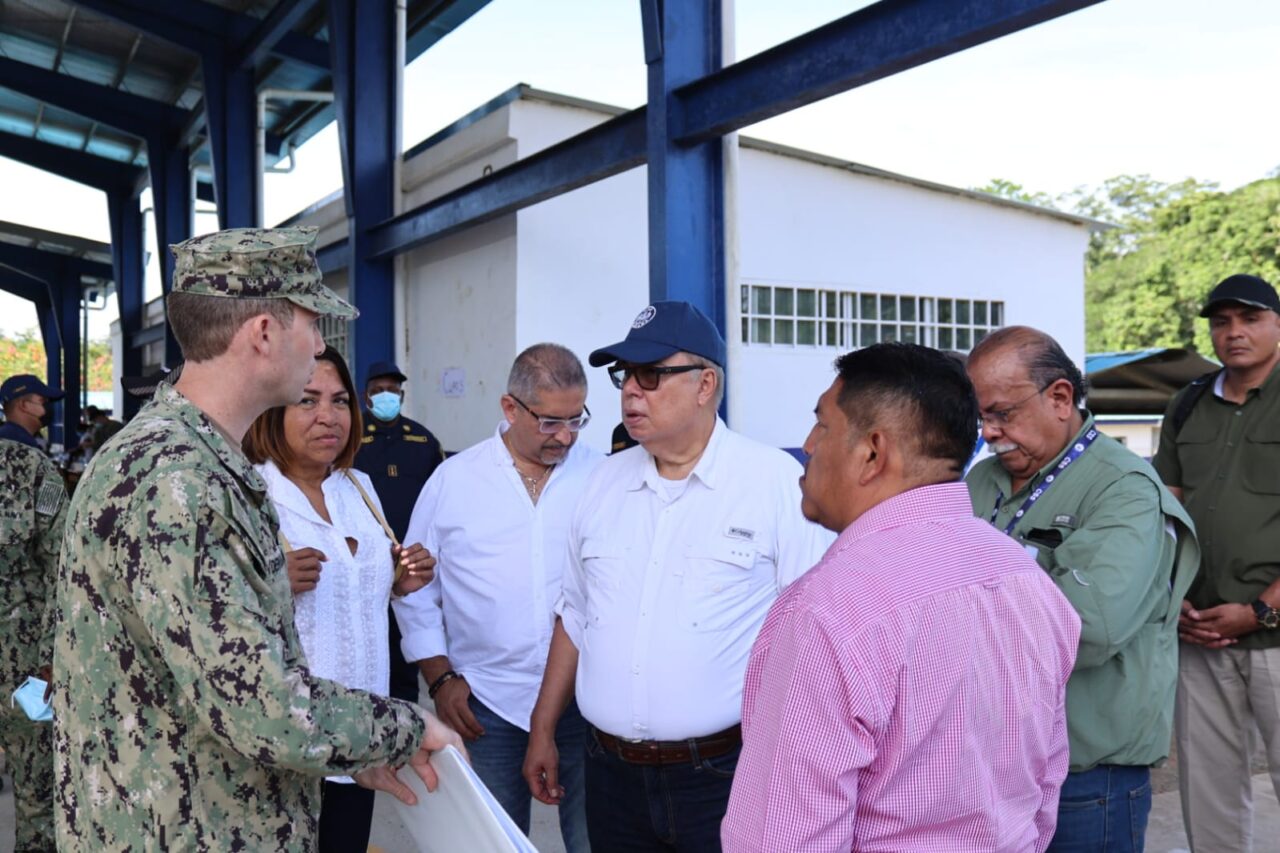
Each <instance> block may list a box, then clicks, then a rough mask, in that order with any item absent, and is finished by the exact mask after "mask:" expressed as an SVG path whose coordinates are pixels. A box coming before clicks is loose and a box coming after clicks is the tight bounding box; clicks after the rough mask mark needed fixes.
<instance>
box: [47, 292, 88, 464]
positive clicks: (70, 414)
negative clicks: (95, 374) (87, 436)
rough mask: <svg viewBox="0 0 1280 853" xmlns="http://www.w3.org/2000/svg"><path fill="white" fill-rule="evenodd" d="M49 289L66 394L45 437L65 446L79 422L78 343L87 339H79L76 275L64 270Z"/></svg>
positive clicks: (79, 295)
mask: <svg viewBox="0 0 1280 853" xmlns="http://www.w3.org/2000/svg"><path fill="white" fill-rule="evenodd" d="M51 290H52V292H53V296H54V298H55V300H56V302H57V305H58V327H59V329H60V330H61V332H62V390H63V391H65V392H66V394H67V395H66V396H65V397H63V398H62V401H61V403H59V404H58V406H57V407H56V408H55V416H54V423H53V425H52V426H51V427H50V436H49V441H50V443H53V444H61V445H62V446H63V447H66V446H67V445H69V444H71V443H73V442H74V441H75V436H76V430H77V428H78V427H79V425H80V386H81V382H82V380H83V377H81V375H80V347H81V346H88V342H84V341H81V340H80V311H81V310H82V309H81V300H82V297H83V293H82V290H81V287H80V276H79V275H76V274H75V273H73V272H70V271H69V270H64V272H63V274H62V275H61V276H60V277H59V280H58V282H57V284H55V285H54V286H53V287H52V288H51Z"/></svg>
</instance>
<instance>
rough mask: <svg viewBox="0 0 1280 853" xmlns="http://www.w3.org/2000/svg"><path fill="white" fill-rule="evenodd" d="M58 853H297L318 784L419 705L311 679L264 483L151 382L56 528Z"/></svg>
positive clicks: (305, 845)
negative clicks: (59, 547)
mask: <svg viewBox="0 0 1280 853" xmlns="http://www.w3.org/2000/svg"><path fill="white" fill-rule="evenodd" d="M67 517H68V526H67V531H68V533H67V536H66V539H65V542H64V544H63V551H62V565H61V570H60V575H59V598H58V610H59V621H58V631H57V639H56V643H55V654H54V766H55V771H56V781H57V785H56V791H57V809H56V820H57V839H58V849H59V850H63V851H81V850H83V851H90V850H91V851H93V853H99V851H101V850H134V851H137V850H165V851H173V850H245V851H309V850H313V849H314V848H315V843H316V838H315V836H316V825H317V816H318V813H319V810H320V780H321V778H322V777H323V776H326V775H349V774H351V773H353V772H356V771H359V770H362V769H364V768H367V767H373V766H377V765H382V764H388V763H400V762H403V761H405V760H407V759H408V758H409V756H411V755H412V754H413V753H414V751H415V750H416V749H417V746H418V744H419V743H421V742H422V739H423V736H424V733H425V716H424V715H425V712H424V711H422V710H421V709H420V708H418V707H417V706H416V705H411V704H410V703H407V702H401V701H398V700H395V699H387V698H383V697H378V696H373V695H371V694H368V693H364V692H361V691H357V690H350V689H348V688H345V687H342V686H340V685H338V684H335V683H333V682H330V681H325V680H323V679H319V678H316V677H314V676H312V675H311V673H310V672H309V671H308V670H307V665H306V660H305V659H304V656H303V652H302V646H301V644H300V643H299V641H298V636H297V632H296V630H295V629H294V624H293V600H292V596H291V594H290V592H289V581H288V577H287V575H286V573H285V571H284V555H283V553H282V552H281V550H280V547H279V545H278V543H277V541H276V531H277V529H278V527H279V523H278V519H277V517H276V514H275V509H274V508H273V506H272V504H271V501H270V500H269V499H268V498H267V493H266V484H265V482H264V481H263V480H262V478H261V477H260V476H259V475H258V474H257V472H255V471H254V470H253V468H252V466H251V465H250V464H249V462H248V460H247V459H246V458H245V457H244V455H243V454H242V453H241V452H240V449H239V448H238V447H235V446H232V445H231V444H229V443H228V442H227V440H226V438H225V437H224V436H223V435H222V433H220V432H219V431H218V430H217V429H216V428H215V427H214V425H213V424H212V423H211V422H210V421H209V420H208V419H207V418H206V417H205V416H204V415H203V414H202V413H201V412H200V410H199V409H197V408H196V407H195V406H194V405H192V404H191V403H190V402H189V401H188V400H187V399H186V398H185V397H183V396H182V395H181V394H179V393H178V392H177V391H176V390H175V389H174V388H173V386H171V385H169V384H167V383H162V384H161V385H160V387H159V388H158V389H157V390H156V394H155V399H154V400H153V401H152V403H151V404H150V405H148V406H147V407H146V408H145V409H143V410H142V412H140V413H139V414H138V416H137V417H135V418H134V419H133V421H132V422H130V423H129V424H128V425H127V426H126V427H125V428H124V430H123V431H122V432H121V433H120V434H119V435H118V436H117V437H116V439H115V440H113V441H112V442H110V443H109V444H108V445H107V447H106V448H104V449H103V451H102V452H101V453H99V454H98V455H97V456H95V457H94V459H93V461H92V462H91V463H90V465H89V467H88V469H87V470H86V471H85V474H84V476H83V478H82V479H81V481H80V485H79V487H78V488H77V489H76V494H75V496H74V498H73V499H72V501H71V504H70V507H69V509H68V511H67Z"/></svg>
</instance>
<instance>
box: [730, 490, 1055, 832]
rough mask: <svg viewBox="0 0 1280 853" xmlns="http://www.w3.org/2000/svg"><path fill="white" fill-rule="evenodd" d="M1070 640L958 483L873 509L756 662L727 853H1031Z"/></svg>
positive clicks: (1047, 803) (1043, 583) (773, 622)
mask: <svg viewBox="0 0 1280 853" xmlns="http://www.w3.org/2000/svg"><path fill="white" fill-rule="evenodd" d="M1079 636H1080V620H1079V619H1078V618H1077V616H1076V614H1075V612H1074V611H1073V610H1072V609H1071V605H1070V604H1068V603H1067V600H1066V599H1065V598H1064V597H1063V596H1062V594H1061V593H1059V592H1058V590H1057V589H1056V588H1055V587H1054V585H1053V583H1052V582H1051V581H1050V580H1049V578H1048V576H1046V575H1045V573H1044V572H1043V571H1042V570H1041V569H1040V567H1039V566H1037V565H1036V563H1035V561H1034V560H1033V559H1031V557H1029V556H1028V555H1027V554H1026V553H1024V552H1023V550H1022V548H1021V547H1020V546H1018V545H1017V544H1016V543H1015V542H1014V541H1013V540H1012V539H1010V538H1009V537H1007V536H1004V535H1003V534H1001V533H1000V532H999V531H998V530H996V529H995V528H993V527H992V526H991V525H990V524H988V523H987V522H986V521H982V520H979V519H976V518H974V517H973V514H972V508H971V506H970V503H969V494H968V492H967V490H966V488H965V486H964V484H962V483H948V484H944V485H938V486H928V487H924V488H919V489H913V490H911V491H908V492H905V493H903V494H901V495H898V496H896V497H894V498H892V499H890V500H887V501H884V502H883V503H881V504H879V505H877V506H876V507H874V508H872V509H871V510H870V511H869V512H867V513H865V514H864V515H863V516H862V517H861V518H859V519H858V520H857V521H855V522H854V523H853V524H851V525H850V526H849V528H848V529H847V530H845V531H844V533H842V534H841V535H840V537H839V538H838V539H837V540H836V541H835V543H834V544H833V545H832V546H831V548H830V549H829V550H828V551H827V553H826V555H825V556H824V557H823V558H822V560H821V561H820V562H819V563H818V565H817V566H815V567H814V568H813V569H811V570H810V571H809V572H808V573H807V574H805V575H804V576H803V577H801V578H800V579H799V580H798V581H796V582H795V583H794V584H792V585H791V586H790V587H789V588H788V589H787V591H786V592H784V593H783V594H782V596H781V597H780V598H779V599H778V600H777V602H776V603H775V604H774V605H773V608H772V609H771V610H770V611H769V615H768V617H767V618H766V620H765V623H764V626H763V627H762V628H761V630H760V636H759V638H758V639H757V640H756V643H755V646H754V647H753V648H752V650H751V658H750V662H749V663H748V666H747V676H746V686H745V691H744V696H743V703H742V725H743V734H744V738H745V746H744V747H743V751H742V758H741V759H740V761H739V763H738V769H737V773H736V775H735V778H734V781H733V794H732V796H731V797H730V799H729V812H728V814H727V815H726V816H725V819H724V823H723V825H722V828H721V835H722V840H723V842H724V849H725V851H727V853H735V851H745V850H759V851H769V852H770V853H777V852H778V851H788V853H799V851H805V853H808V851H819V850H831V851H836V850H839V851H848V850H860V851H928V853H943V851H959V850H966V851H983V853H989V851H1025V850H1035V851H1043V850H1044V849H1045V848H1046V847H1047V846H1048V844H1049V840H1050V839H1051V838H1052V837H1053V830H1054V825H1055V823H1056V821H1057V809H1058V789H1059V787H1060V786H1061V784H1062V780H1063V778H1065V776H1066V774H1067V730H1066V716H1065V709H1064V705H1063V702H1064V697H1065V695H1066V684H1067V677H1068V676H1069V675H1070V674H1071V668H1072V665H1073V664H1074V663H1075V656H1076V643H1077V641H1078V639H1079Z"/></svg>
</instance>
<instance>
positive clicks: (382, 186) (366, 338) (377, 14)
mask: <svg viewBox="0 0 1280 853" xmlns="http://www.w3.org/2000/svg"><path fill="white" fill-rule="evenodd" d="M357 6H358V7H359V13H358V14H357V11H356V10H357ZM395 7H396V4H395V2H394V0H360V2H359V3H356V2H355V0H328V9H329V49H330V52H331V53H332V56H333V90H334V100H335V106H336V112H337V118H338V139H339V144H340V147H341V152H342V179H343V186H344V188H345V199H346V205H347V227H348V238H347V242H348V245H349V247H350V263H349V264H348V266H347V276H348V286H349V288H350V289H349V291H348V294H347V297H348V299H349V300H350V301H351V302H353V303H354V304H355V305H356V307H358V308H359V309H360V318H359V319H358V320H356V321H355V323H354V324H353V328H352V334H351V345H352V355H353V361H354V364H353V368H354V373H355V375H356V376H357V377H362V376H364V375H365V372H366V370H367V369H368V367H369V365H370V364H372V363H373V362H375V361H383V360H393V359H394V358H395V291H394V288H395V266H394V259H393V258H392V257H386V258H383V259H373V258H371V257H370V253H371V241H370V238H369V235H368V229H369V228H370V227H372V226H374V225H377V224H378V223H380V222H382V221H384V220H386V219H389V218H391V216H392V215H393V214H394V212H395V194H396V193H397V192H398V191H399V188H398V187H397V186H396V184H395V175H396V170H395V165H396V160H397V158H398V157H399V156H400V92H399V83H400V69H399V68H397V67H396V61H395V59H396V57H397V56H399V46H398V45H397V44H396V35H397V33H396V11H395Z"/></svg>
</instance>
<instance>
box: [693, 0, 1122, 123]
mask: <svg viewBox="0 0 1280 853" xmlns="http://www.w3.org/2000/svg"><path fill="white" fill-rule="evenodd" d="M1099 2H1101V0H998V2H996V0H881V2H879V3H875V4H873V5H871V6H867V7H866V8H863V9H860V10H858V11H857V12H854V13H853V14H851V15H847V16H845V17H843V18H841V19H839V20H837V21H833V22H832V23H830V24H827V25H826V26H824V27H819V28H818V29H816V30H813V31H811V32H808V33H805V34H804V35H802V36H799V37H797V38H794V39H791V40H790V41H787V42H784V43H782V44H780V45H778V46H776V47H773V48H770V49H769V50H766V51H764V52H763V53H759V54H756V55H755V56H752V57H750V58H748V59H744V60H743V61H742V62H737V63H734V64H733V65H730V66H728V67H727V68H725V69H723V70H722V71H719V72H717V73H714V74H709V75H706V76H704V77H702V78H701V79H699V80H696V81H693V82H691V83H689V84H688V85H686V86H684V87H682V88H680V89H678V90H677V91H676V92H675V103H674V104H673V109H672V112H671V124H672V135H673V137H674V138H675V139H676V140H677V141H678V142H680V143H682V144H685V145H693V144H697V143H699V142H704V141H706V140H708V139H712V138H715V137H719V136H723V135H724V134H726V133H731V132H733V131H735V130H738V129H740V128H743V127H747V126H748V125H752V124H755V123H757V122H761V121H764V120H765V119H768V118H772V117H773V116H776V115H780V114H781V113H784V112H787V111H788V110H794V109H796V108H797V107H802V106H804V105H805V104H811V103H813V102H814V101H819V100H822V99H823V98H826V97H830V96H831V95H835V94H838V93H840V92H844V91H847V90H849V89H853V88H856V87H858V86H862V85H865V84H867V83H871V82H874V81H876V80H880V79H882V78H884V77H888V76H890V75H892V74H897V73H898V72H900V71H905V70H907V69H909V68H914V67H916V66H919V65H924V64H925V63H927V62H932V61H933V60H935V59H940V58H942V57H944V56H949V55H951V54H953V53H959V52H960V51H962V50H965V49H967V48H970V47H973V46H975V45H979V44H982V43H983V42H987V41H991V40H992V39H996V38H999V37H1000V36H1004V35H1008V34H1009V33H1012V32H1016V31H1018V30H1021V29H1024V28H1026V27H1030V26H1033V25H1035V24H1039V23H1042V22H1044V21H1047V20H1050V19H1052V18H1056V17H1059V16H1060V15H1065V14H1067V13H1068V12H1073V11H1075V10H1077V9H1083V8H1085V7H1086V6H1092V5H1094V4H1095V3H1099ZM677 5H681V4H677Z"/></svg>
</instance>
